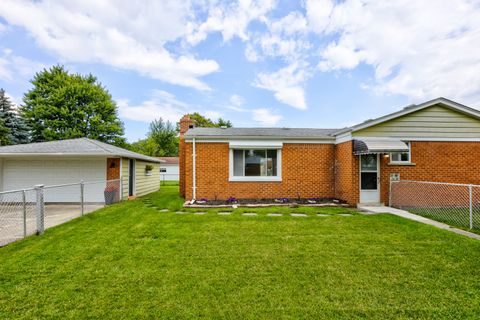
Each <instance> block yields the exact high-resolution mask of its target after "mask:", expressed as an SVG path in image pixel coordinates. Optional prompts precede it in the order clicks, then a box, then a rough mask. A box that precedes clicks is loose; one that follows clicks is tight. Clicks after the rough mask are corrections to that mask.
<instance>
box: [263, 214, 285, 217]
mask: <svg viewBox="0 0 480 320" xmlns="http://www.w3.org/2000/svg"><path fill="white" fill-rule="evenodd" d="M267 216H269V217H281V216H283V214H281V213H267Z"/></svg>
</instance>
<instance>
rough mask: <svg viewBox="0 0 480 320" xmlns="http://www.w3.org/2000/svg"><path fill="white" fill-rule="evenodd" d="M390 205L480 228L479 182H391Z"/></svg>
mask: <svg viewBox="0 0 480 320" xmlns="http://www.w3.org/2000/svg"><path fill="white" fill-rule="evenodd" d="M390 206H392V207H395V208H399V209H402V210H406V211H408V212H411V213H413V214H417V215H420V216H423V217H426V218H429V219H432V220H436V221H439V222H443V223H446V224H449V225H451V226H455V227H460V228H464V229H475V230H480V185H469V184H456V183H441V182H427V181H408V180H400V181H392V182H391V183H390Z"/></svg>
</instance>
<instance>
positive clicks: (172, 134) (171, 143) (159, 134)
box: [131, 118, 178, 157]
mask: <svg viewBox="0 0 480 320" xmlns="http://www.w3.org/2000/svg"><path fill="white" fill-rule="evenodd" d="M131 149H132V150H133V151H135V152H139V153H142V154H145V155H149V156H153V157H169V156H177V155H178V137H177V131H176V130H175V127H174V125H173V124H172V123H171V122H170V121H164V120H163V119H162V118H159V119H158V120H154V121H152V122H151V123H150V130H149V132H148V134H147V138H145V139H142V140H139V141H137V142H134V143H132V144H131Z"/></svg>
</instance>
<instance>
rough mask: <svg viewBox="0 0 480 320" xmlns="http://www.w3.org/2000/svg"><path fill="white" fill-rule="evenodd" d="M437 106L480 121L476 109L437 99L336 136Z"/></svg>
mask: <svg viewBox="0 0 480 320" xmlns="http://www.w3.org/2000/svg"><path fill="white" fill-rule="evenodd" d="M436 104H443V105H445V106H446V107H448V108H451V109H454V110H457V111H459V112H462V113H465V114H467V115H470V116H472V117H475V118H477V119H480V111H478V110H476V109H473V108H470V107H468V106H465V105H463V104H460V103H458V102H455V101H452V100H449V99H446V98H443V97H440V98H436V99H433V100H429V101H426V102H424V103H421V104H419V105H416V106H412V107H410V108H404V109H402V110H399V111H397V112H393V113H390V114H387V115H385V116H382V117H379V118H376V119H373V120H369V121H366V122H364V123H360V124H358V125H355V126H352V127H350V128H346V129H345V130H342V131H338V132H335V133H334V135H335V136H337V135H340V134H342V133H346V132H349V131H350V132H355V131H359V130H362V129H366V128H369V127H372V126H375V125H378V124H381V123H383V122H386V121H389V120H393V119H395V118H399V117H402V116H404V115H407V114H410V113H413V112H416V111H419V110H422V109H425V108H428V107H431V106H434V105H436Z"/></svg>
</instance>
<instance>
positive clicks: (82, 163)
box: [2, 157, 107, 202]
mask: <svg viewBox="0 0 480 320" xmlns="http://www.w3.org/2000/svg"><path fill="white" fill-rule="evenodd" d="M106 163H107V158H105V157H103V158H102V157H97V158H75V157H63V159H62V160H58V159H55V158H48V157H47V158H43V159H42V158H36V159H35V158H33V159H31V158H29V159H25V158H5V159H4V160H3V185H2V190H19V189H26V188H32V187H33V186H35V185H40V184H42V185H45V186H54V185H64V184H72V183H79V182H80V181H82V180H83V181H88V182H93V181H99V180H105V179H106V176H105V170H106V166H107V165H106ZM79 188H80V186H78V185H75V186H64V187H58V188H47V189H45V201H46V202H75V201H80V198H79V194H80V191H79ZM104 188H105V183H101V182H98V183H92V184H88V185H87V186H86V187H84V189H85V190H84V191H85V193H84V198H85V201H86V202H102V201H103V190H104Z"/></svg>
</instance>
